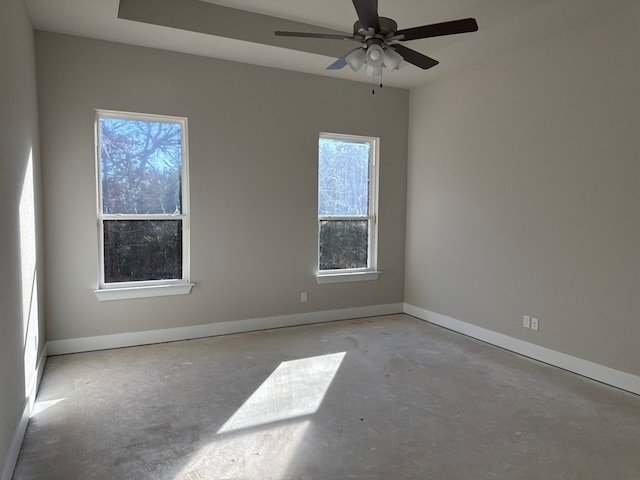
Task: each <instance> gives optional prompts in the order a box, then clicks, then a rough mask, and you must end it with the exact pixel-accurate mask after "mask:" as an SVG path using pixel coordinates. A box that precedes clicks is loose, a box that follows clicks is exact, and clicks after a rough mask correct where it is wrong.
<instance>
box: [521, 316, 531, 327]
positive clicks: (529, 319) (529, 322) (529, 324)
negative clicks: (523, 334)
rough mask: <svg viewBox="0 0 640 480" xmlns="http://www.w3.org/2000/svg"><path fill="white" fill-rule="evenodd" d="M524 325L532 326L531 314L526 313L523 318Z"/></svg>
mask: <svg viewBox="0 0 640 480" xmlns="http://www.w3.org/2000/svg"><path fill="white" fill-rule="evenodd" d="M522 326H523V327H524V328H531V317H530V316H529V315H525V316H524V318H523V319H522Z"/></svg>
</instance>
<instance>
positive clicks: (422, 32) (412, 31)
mask: <svg viewBox="0 0 640 480" xmlns="http://www.w3.org/2000/svg"><path fill="white" fill-rule="evenodd" d="M477 30H478V23H477V22H476V20H475V19H474V18H464V19H462V20H452V21H450V22H443V23H434V24H432V25H423V26H422V27H413V28H407V29H405V30H398V31H397V32H396V35H404V38H403V39H401V40H402V41H403V42H405V41H407V40H418V39H420V38H431V37H440V36H442V35H455V34H457V33H468V32H476V31H477Z"/></svg>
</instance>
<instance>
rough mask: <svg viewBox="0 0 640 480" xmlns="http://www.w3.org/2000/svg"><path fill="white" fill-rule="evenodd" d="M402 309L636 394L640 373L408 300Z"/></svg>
mask: <svg viewBox="0 0 640 480" xmlns="http://www.w3.org/2000/svg"><path fill="white" fill-rule="evenodd" d="M404 312H405V313H406V314H408V315H411V316H414V317H417V318H419V319H421V320H425V321H427V322H429V323H433V324H435V325H439V326H441V327H444V328H447V329H449V330H453V331H455V332H459V333H462V334H464V335H467V336H469V337H473V338H476V339H478V340H482V341H483V342H487V343H490V344H492V345H496V346H498V347H501V348H504V349H506V350H510V351H512V352H515V353H518V354H520V355H524V356H526V357H530V358H533V359H535V360H539V361H541V362H544V363H548V364H550V365H553V366H555V367H559V368H562V369H564V370H568V371H570V372H573V373H577V374H578V375H582V376H584V377H588V378H591V379H593V380H596V381H598V382H602V383H606V384H607V385H611V386H613V387H616V388H620V389H622V390H626V391H628V392H631V393H635V394H637V395H640V377H638V376H636V375H631V374H630V373H626V372H622V371H620V370H615V369H613V368H609V367H605V366H603V365H600V364H597V363H593V362H589V361H588V360H583V359H581V358H577V357H573V356H571V355H567V354H565V353H561V352H557V351H555V350H551V349H549V348H545V347H541V346H540V345H535V344H533V343H529V342H525V341H524V340H519V339H517V338H513V337H509V336H507V335H503V334H501V333H497V332H494V331H492V330H488V329H486V328H482V327H478V326H476V325H472V324H470V323H466V322H463V321H460V320H456V319H455V318H451V317H447V316H446V315H441V314H439V313H435V312H431V311H429V310H425V309H422V308H419V307H415V306H413V305H410V304H408V303H405V304H404Z"/></svg>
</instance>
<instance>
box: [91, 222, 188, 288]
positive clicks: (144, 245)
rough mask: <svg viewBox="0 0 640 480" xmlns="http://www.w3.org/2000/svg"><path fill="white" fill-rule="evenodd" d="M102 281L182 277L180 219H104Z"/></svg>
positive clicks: (134, 280) (135, 280) (133, 280)
mask: <svg viewBox="0 0 640 480" xmlns="http://www.w3.org/2000/svg"><path fill="white" fill-rule="evenodd" d="M103 225H104V277H105V278H104V280H105V283H114V282H137V281H145V280H171V279H180V278H182V220H105V221H104V223H103Z"/></svg>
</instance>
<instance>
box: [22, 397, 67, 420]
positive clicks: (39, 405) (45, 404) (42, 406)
mask: <svg viewBox="0 0 640 480" xmlns="http://www.w3.org/2000/svg"><path fill="white" fill-rule="evenodd" d="M65 400H66V398H56V399H55V400H44V401H40V400H39V401H37V402H36V403H35V404H34V405H33V410H32V411H31V416H32V417H35V416H36V415H38V414H39V413H42V412H44V411H45V410H47V409H49V408H51V407H53V406H55V405H57V404H59V403H60V402H64V401H65Z"/></svg>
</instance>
